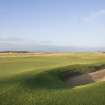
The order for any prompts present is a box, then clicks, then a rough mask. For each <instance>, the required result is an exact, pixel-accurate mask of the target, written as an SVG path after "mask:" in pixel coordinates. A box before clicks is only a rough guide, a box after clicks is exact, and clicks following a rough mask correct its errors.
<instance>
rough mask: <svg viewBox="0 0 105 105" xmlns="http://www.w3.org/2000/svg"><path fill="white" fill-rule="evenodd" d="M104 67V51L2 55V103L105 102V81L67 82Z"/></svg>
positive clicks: (98, 104)
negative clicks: (77, 83)
mask: <svg viewBox="0 0 105 105" xmlns="http://www.w3.org/2000/svg"><path fill="white" fill-rule="evenodd" d="M103 69H105V54H103V53H88V52H86V53H64V54H51V55H50V54H48V55H47V54H39V55H38V56H34V55H29V56H21V55H20V56H19V55H18V56H17V55H13V56H12V54H11V55H10V56H9V55H7V56H6V55H5V56H0V105H105V82H104V81H98V82H93V83H89V84H85V85H72V84H68V83H67V81H66V80H67V79H68V78H70V77H74V76H78V75H82V74H85V73H91V72H96V71H99V70H103Z"/></svg>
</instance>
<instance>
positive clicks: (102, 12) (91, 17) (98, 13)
mask: <svg viewBox="0 0 105 105" xmlns="http://www.w3.org/2000/svg"><path fill="white" fill-rule="evenodd" d="M103 15H105V9H102V10H99V11H96V12H94V13H92V14H90V15H89V16H87V17H84V18H83V21H84V22H90V21H92V20H94V19H96V18H98V17H100V16H103Z"/></svg>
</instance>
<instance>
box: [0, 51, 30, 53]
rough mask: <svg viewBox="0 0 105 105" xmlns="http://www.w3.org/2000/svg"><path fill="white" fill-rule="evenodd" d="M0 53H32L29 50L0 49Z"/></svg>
mask: <svg viewBox="0 0 105 105" xmlns="http://www.w3.org/2000/svg"><path fill="white" fill-rule="evenodd" d="M0 53H32V52H29V51H0Z"/></svg>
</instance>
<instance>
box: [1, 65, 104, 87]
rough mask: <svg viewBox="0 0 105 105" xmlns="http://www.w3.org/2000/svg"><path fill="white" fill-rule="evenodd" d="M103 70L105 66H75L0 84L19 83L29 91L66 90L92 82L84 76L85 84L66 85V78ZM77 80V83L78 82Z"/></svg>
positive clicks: (72, 82) (16, 78)
mask: <svg viewBox="0 0 105 105" xmlns="http://www.w3.org/2000/svg"><path fill="white" fill-rule="evenodd" d="M103 68H105V64H94V65H89V64H88V65H87V64H76V65H69V66H64V67H59V68H55V69H50V70H46V71H43V72H40V73H38V74H34V75H32V74H30V73H27V74H23V75H21V76H20V75H19V76H16V77H14V78H11V79H10V80H9V79H8V80H7V81H0V83H1V82H2V83H4V82H5V83H18V82H19V83H20V85H21V86H22V87H25V88H30V89H67V88H73V87H75V86H77V85H80V84H88V83H91V82H94V81H93V80H92V78H91V77H90V76H89V75H86V80H85V81H87V82H84V79H82V80H79V79H78V78H77V79H76V80H75V81H76V83H75V81H74V80H71V82H70V83H69V85H68V84H67V83H66V80H67V79H68V78H70V77H71V78H72V77H75V76H77V77H78V76H79V75H82V74H84V73H89V72H94V71H97V70H100V69H103ZM78 80H79V81H78Z"/></svg>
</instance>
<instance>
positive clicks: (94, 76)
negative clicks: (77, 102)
mask: <svg viewBox="0 0 105 105" xmlns="http://www.w3.org/2000/svg"><path fill="white" fill-rule="evenodd" d="M97 81H105V69H103V70H100V71H96V72H92V73H87V74H83V75H79V76H74V77H71V78H70V77H69V78H68V79H67V83H68V84H70V85H83V84H88V83H93V82H97Z"/></svg>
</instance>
